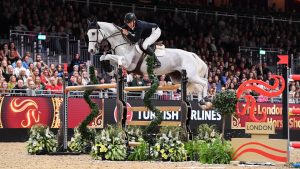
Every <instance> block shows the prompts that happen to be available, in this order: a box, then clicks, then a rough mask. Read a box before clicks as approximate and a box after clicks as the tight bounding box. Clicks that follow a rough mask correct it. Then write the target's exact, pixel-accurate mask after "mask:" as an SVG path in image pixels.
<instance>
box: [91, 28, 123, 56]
mask: <svg viewBox="0 0 300 169" xmlns="http://www.w3.org/2000/svg"><path fill="white" fill-rule="evenodd" d="M114 26H115V27H116V28H117V29H118V31H117V32H114V33H112V34H111V35H109V36H107V37H105V33H104V32H103V30H102V29H101V28H100V25H99V24H97V26H96V27H95V26H93V27H91V28H89V29H96V30H97V31H96V36H97V39H96V40H95V41H90V40H89V42H94V43H96V45H95V48H96V49H99V48H100V45H101V43H103V42H104V41H106V40H108V39H109V38H112V37H115V36H118V35H122V36H123V38H124V39H125V37H124V35H123V34H122V33H121V30H120V29H119V28H118V27H117V26H116V25H114ZM99 33H100V34H101V36H102V37H103V38H102V40H101V41H100V42H99V39H98V35H99ZM125 41H126V42H125V43H120V44H118V45H116V46H115V47H114V48H113V49H110V50H108V51H105V52H109V51H112V52H113V53H115V50H116V48H117V47H119V46H122V45H125V44H129V43H128V42H127V40H126V39H125Z"/></svg>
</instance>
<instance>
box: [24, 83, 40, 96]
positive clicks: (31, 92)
mask: <svg viewBox="0 0 300 169" xmlns="http://www.w3.org/2000/svg"><path fill="white" fill-rule="evenodd" d="M26 93H27V95H28V96H36V94H37V93H36V87H35V83H34V82H33V81H32V80H31V81H29V84H28V88H27V90H26Z"/></svg>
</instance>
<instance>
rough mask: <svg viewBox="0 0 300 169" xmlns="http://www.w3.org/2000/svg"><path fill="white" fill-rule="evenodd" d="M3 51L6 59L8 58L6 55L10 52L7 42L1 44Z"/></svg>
mask: <svg viewBox="0 0 300 169" xmlns="http://www.w3.org/2000/svg"><path fill="white" fill-rule="evenodd" d="M3 53H4V56H5V57H6V59H8V56H9V54H10V51H9V49H8V44H7V43H5V44H3ZM9 63H10V62H9Z"/></svg>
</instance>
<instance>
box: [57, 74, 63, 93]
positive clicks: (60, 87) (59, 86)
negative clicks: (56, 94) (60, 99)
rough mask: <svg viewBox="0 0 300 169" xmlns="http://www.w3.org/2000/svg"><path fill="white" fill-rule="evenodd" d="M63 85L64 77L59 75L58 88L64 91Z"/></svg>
mask: <svg viewBox="0 0 300 169" xmlns="http://www.w3.org/2000/svg"><path fill="white" fill-rule="evenodd" d="M63 87H64V81H63V79H62V77H58V78H57V89H58V90H59V91H63Z"/></svg>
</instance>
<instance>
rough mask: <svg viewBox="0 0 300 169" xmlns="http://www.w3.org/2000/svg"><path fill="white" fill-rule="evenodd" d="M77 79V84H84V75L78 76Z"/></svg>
mask: <svg viewBox="0 0 300 169" xmlns="http://www.w3.org/2000/svg"><path fill="white" fill-rule="evenodd" d="M76 79H77V85H79V86H82V85H83V83H82V77H81V76H78V77H77V78H76Z"/></svg>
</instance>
